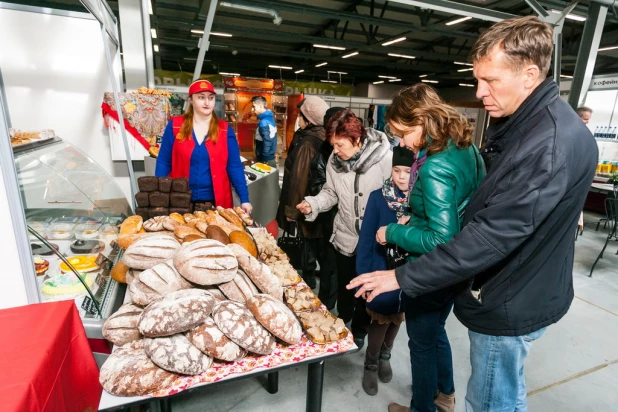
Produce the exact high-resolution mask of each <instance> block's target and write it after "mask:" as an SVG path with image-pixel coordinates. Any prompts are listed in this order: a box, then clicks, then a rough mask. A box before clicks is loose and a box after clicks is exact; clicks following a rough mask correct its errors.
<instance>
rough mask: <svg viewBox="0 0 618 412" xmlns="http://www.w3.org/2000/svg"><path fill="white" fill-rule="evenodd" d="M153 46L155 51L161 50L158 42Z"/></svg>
mask: <svg viewBox="0 0 618 412" xmlns="http://www.w3.org/2000/svg"><path fill="white" fill-rule="evenodd" d="M153 47H154V51H155V52H159V45H158V44H155V45H154V46H153Z"/></svg>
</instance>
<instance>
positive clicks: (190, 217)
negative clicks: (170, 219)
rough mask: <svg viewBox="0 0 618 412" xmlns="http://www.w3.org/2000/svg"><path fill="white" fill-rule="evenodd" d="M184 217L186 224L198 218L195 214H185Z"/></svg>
mask: <svg viewBox="0 0 618 412" xmlns="http://www.w3.org/2000/svg"><path fill="white" fill-rule="evenodd" d="M182 217H183V218H184V219H185V222H187V223H189V222H193V221H194V220H197V217H195V215H194V214H193V213H185V214H183V215H182Z"/></svg>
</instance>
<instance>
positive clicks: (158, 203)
mask: <svg viewBox="0 0 618 412" xmlns="http://www.w3.org/2000/svg"><path fill="white" fill-rule="evenodd" d="M148 201H149V202H150V207H170V194H169V193H161V192H150V193H149V196H148Z"/></svg>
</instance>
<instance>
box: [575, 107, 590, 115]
mask: <svg viewBox="0 0 618 412" xmlns="http://www.w3.org/2000/svg"><path fill="white" fill-rule="evenodd" d="M575 113H577V115H578V116H579V117H584V113H590V114H592V109H591V108H590V107H586V106H579V107H578V108H577V109H575Z"/></svg>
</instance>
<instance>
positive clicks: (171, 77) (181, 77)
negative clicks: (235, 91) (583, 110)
mask: <svg viewBox="0 0 618 412" xmlns="http://www.w3.org/2000/svg"><path fill="white" fill-rule="evenodd" d="M154 74H155V85H156V86H189V85H190V84H191V83H192V81H193V73H189V72H174V71H170V70H155V71H154ZM200 79H205V80H208V81H210V82H211V83H212V84H213V86H215V87H217V88H221V87H223V76H221V75H220V74H202V75H201V76H200Z"/></svg>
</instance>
